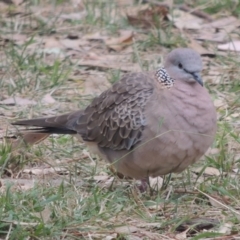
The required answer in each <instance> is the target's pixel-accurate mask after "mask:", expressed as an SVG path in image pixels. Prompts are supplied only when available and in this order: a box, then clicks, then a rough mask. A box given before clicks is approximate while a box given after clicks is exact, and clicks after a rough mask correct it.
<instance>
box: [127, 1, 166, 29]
mask: <svg viewBox="0 0 240 240" xmlns="http://www.w3.org/2000/svg"><path fill="white" fill-rule="evenodd" d="M139 6H141V7H138V8H135V9H134V10H135V11H134V12H133V11H132V12H130V11H129V10H128V12H127V19H128V22H129V23H130V24H131V25H133V26H138V27H142V28H149V27H153V26H156V27H158V28H159V24H161V23H162V22H163V19H164V18H165V17H166V16H167V14H168V12H169V8H168V7H167V5H164V4H159V5H158V4H156V5H154V4H152V5H139Z"/></svg>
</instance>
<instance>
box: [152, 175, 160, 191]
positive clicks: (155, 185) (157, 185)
mask: <svg viewBox="0 0 240 240" xmlns="http://www.w3.org/2000/svg"><path fill="white" fill-rule="evenodd" d="M149 185H150V187H151V188H152V189H154V190H156V191H159V190H160V189H161V187H162V185H163V178H161V177H155V178H152V177H149Z"/></svg>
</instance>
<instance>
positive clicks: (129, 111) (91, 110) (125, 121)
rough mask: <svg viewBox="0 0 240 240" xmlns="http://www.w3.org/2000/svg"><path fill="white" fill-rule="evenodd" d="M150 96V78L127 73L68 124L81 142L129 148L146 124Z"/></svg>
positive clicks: (151, 86)
mask: <svg viewBox="0 0 240 240" xmlns="http://www.w3.org/2000/svg"><path fill="white" fill-rule="evenodd" d="M152 93H153V85H152V84H151V83H150V81H149V76H147V75H146V74H144V73H137V74H136V73H134V74H126V75H125V76H124V77H123V78H122V79H121V80H120V81H119V82H117V83H115V84H114V85H113V86H112V87H111V88H110V89H109V90H107V91H105V92H103V93H102V94H101V95H100V96H99V97H96V98H95V99H94V100H93V102H92V103H91V104H90V105H89V106H88V107H87V108H86V109H85V110H84V111H83V113H82V114H80V115H79V117H78V118H77V119H75V120H74V121H72V122H71V129H73V130H75V131H76V132H78V133H79V134H80V135H81V136H82V138H83V140H85V141H92V142H95V143H97V144H98V146H100V147H106V148H111V149H113V150H123V149H127V150H129V149H131V148H132V147H133V146H134V145H135V144H136V143H138V142H139V141H140V140H141V135H142V132H143V130H144V127H145V125H146V116H145V112H144V111H145V106H146V104H147V102H148V100H149V98H150V96H151V95H152Z"/></svg>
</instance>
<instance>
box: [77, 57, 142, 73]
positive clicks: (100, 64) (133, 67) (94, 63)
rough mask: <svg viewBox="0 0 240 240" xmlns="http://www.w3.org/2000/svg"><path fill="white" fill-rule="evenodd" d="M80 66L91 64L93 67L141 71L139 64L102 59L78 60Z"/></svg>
mask: <svg viewBox="0 0 240 240" xmlns="http://www.w3.org/2000/svg"><path fill="white" fill-rule="evenodd" d="M78 65H79V66H91V67H100V68H107V69H117V70H122V71H125V72H139V71H141V68H140V67H139V65H138V64H136V63H134V64H131V65H130V64H126V63H125V64H124V65H123V64H122V63H119V62H102V61H89V60H84V59H82V60H80V61H79V62H78Z"/></svg>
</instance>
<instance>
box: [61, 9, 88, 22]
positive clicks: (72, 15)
mask: <svg viewBox="0 0 240 240" xmlns="http://www.w3.org/2000/svg"><path fill="white" fill-rule="evenodd" d="M86 15H87V13H86V12H85V11H83V12H77V13H74V12H73V13H69V14H61V15H60V18H63V19H66V20H82V19H83V18H84V17H85V16H86Z"/></svg>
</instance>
